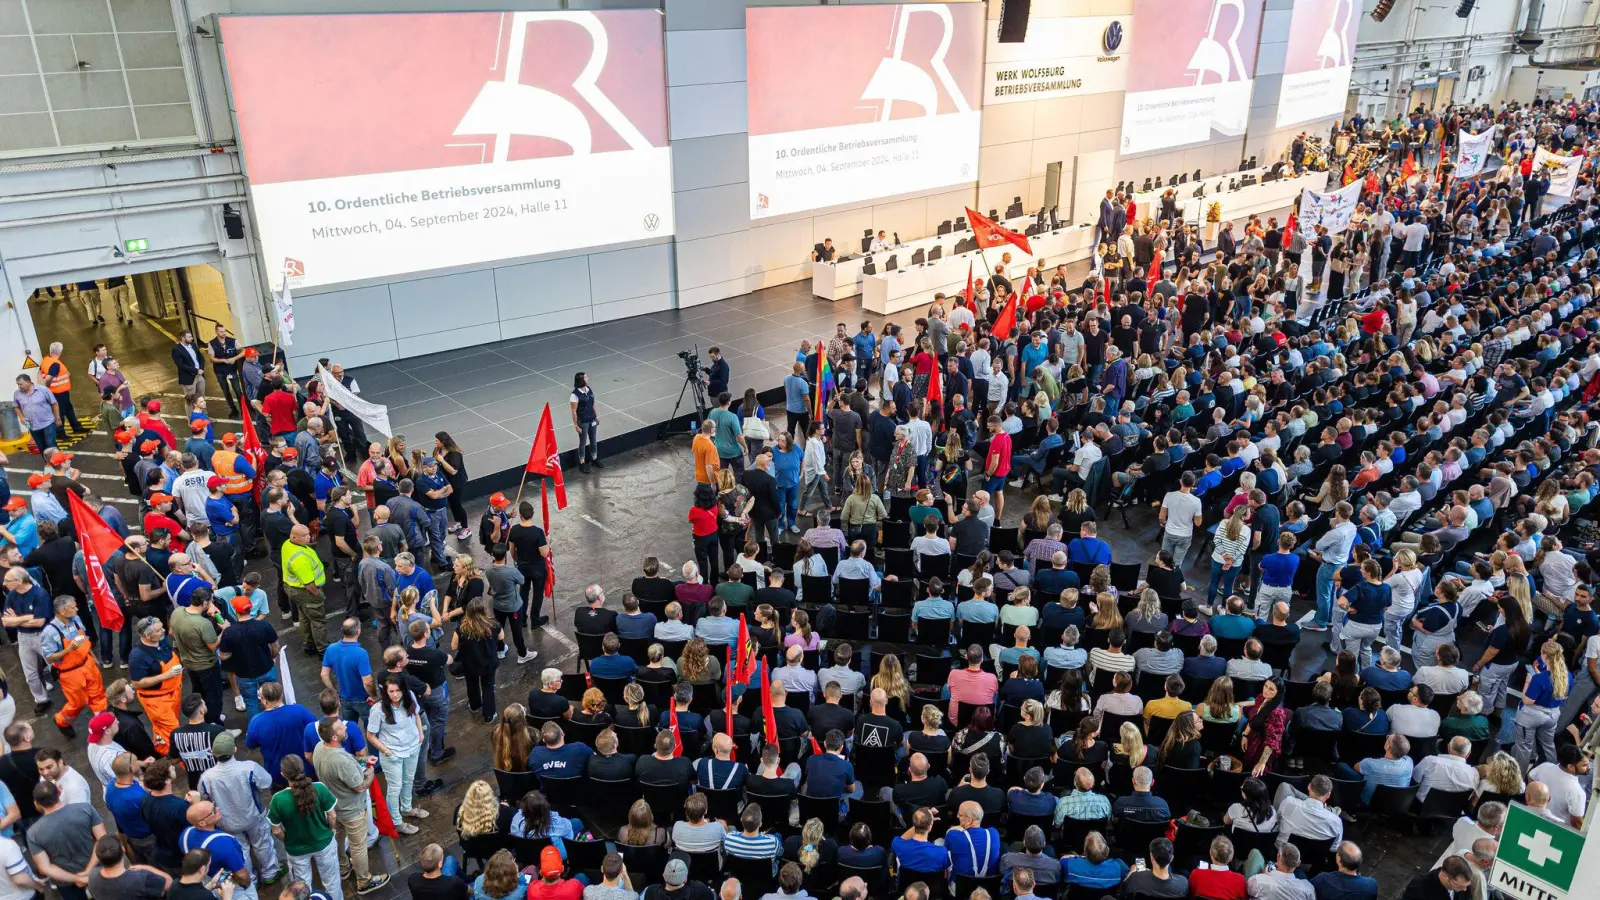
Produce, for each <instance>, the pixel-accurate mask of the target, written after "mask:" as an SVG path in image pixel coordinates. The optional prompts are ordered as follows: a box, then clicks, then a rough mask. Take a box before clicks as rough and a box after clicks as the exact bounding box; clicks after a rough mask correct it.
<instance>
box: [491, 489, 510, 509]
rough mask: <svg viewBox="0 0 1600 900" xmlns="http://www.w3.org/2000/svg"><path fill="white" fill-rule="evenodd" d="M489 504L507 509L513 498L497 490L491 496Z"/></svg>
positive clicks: (496, 507)
mask: <svg viewBox="0 0 1600 900" xmlns="http://www.w3.org/2000/svg"><path fill="white" fill-rule="evenodd" d="M489 505H490V506H492V507H494V508H495V509H505V508H506V507H508V506H510V505H511V498H510V497H507V496H506V495H505V494H503V493H501V492H500V491H495V492H494V493H493V494H491V495H490V496H489Z"/></svg>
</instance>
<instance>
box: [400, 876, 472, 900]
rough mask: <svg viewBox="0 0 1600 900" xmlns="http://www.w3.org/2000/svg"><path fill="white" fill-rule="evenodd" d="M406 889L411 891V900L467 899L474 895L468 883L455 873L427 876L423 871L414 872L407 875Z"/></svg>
mask: <svg viewBox="0 0 1600 900" xmlns="http://www.w3.org/2000/svg"><path fill="white" fill-rule="evenodd" d="M406 890H408V891H410V892H411V900H467V898H468V897H471V896H472V889H471V888H469V887H467V883H466V882H465V881H462V880H461V879H460V878H457V877H456V876H454V875H440V876H439V877H438V878H425V877H423V875H422V873H421V872H412V873H411V874H410V875H408V876H406Z"/></svg>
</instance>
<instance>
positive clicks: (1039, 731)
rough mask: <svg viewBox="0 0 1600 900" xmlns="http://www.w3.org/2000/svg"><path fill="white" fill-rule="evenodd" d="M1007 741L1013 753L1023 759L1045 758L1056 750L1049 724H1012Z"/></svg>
mask: <svg viewBox="0 0 1600 900" xmlns="http://www.w3.org/2000/svg"><path fill="white" fill-rule="evenodd" d="M1006 742H1007V743H1009V744H1010V745H1011V755H1012V756H1020V757H1022V758H1023V759H1044V758H1046V757H1049V756H1050V754H1051V753H1053V752H1055V740H1054V737H1053V736H1052V735H1051V733H1050V726H1048V725H1023V724H1021V723H1020V722H1019V723H1017V724H1016V725H1013V726H1011V733H1010V734H1009V735H1007V736H1006Z"/></svg>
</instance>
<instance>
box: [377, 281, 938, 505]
mask: <svg viewBox="0 0 1600 900" xmlns="http://www.w3.org/2000/svg"><path fill="white" fill-rule="evenodd" d="M916 315H917V313H915V312H914V311H912V310H907V311H905V312H902V313H897V314H896V316H895V317H894V318H897V319H898V320H899V321H900V323H901V324H902V325H903V326H905V327H906V328H908V329H909V328H910V325H911V321H912V320H913V319H915V318H916ZM885 318H886V317H883V316H878V315H874V314H872V313H868V312H866V311H864V310H863V309H862V308H861V301H860V298H859V297H853V298H850V299H848V300H840V301H837V302H829V301H827V300H823V299H821V298H817V297H813V296H812V295H811V282H810V280H809V279H808V280H805V281H798V282H794V283H793V284H787V285H781V286H779V287H774V288H767V289H765V290H761V291H757V292H755V293H752V294H746V295H744V296H741V297H735V298H731V299H728V300H719V301H717V302H715V303H708V304H704V305H702V306H696V307H692V308H690V309H684V310H667V311H664V312H658V313H652V314H650V315H646V316H635V317H633V318H629V319H619V320H616V321H613V322H606V323H603V324H600V325H588V326H584V327H582V328H574V329H570V330H567V331H559V332H554V333H551V334H543V335H538V336H536V337H529V338H520V339H518V340H511V341H500V342H497V343H493V344H482V345H479V346H476V347H467V348H463V349H460V350H452V351H449V352H446V353H436V354H432V355H429V356H419V357H416V358H413V359H407V360H401V361H398V362H392V363H382V364H380V365H375V366H364V367H361V368H359V369H352V370H351V374H353V375H354V376H355V378H356V379H357V380H358V381H359V382H360V384H361V394H362V396H363V397H364V398H366V399H368V400H371V401H373V402H375V403H382V404H385V405H387V406H388V407H389V421H390V424H391V426H392V427H393V428H394V430H395V432H396V433H397V434H403V435H405V436H406V438H407V444H408V445H409V446H413V447H423V448H427V447H431V446H432V444H433V440H432V437H433V435H434V433H435V432H438V431H448V432H450V435H451V436H452V437H454V438H455V439H456V441H457V443H459V444H460V445H461V448H462V450H463V451H464V452H465V453H466V461H467V472H468V474H469V475H470V476H471V478H472V482H473V487H474V493H477V492H479V491H482V490H491V489H495V490H497V489H502V488H504V487H506V485H508V484H509V485H515V484H516V483H517V479H518V474H517V473H518V472H519V471H520V470H521V469H522V467H523V466H524V465H525V464H526V463H527V461H528V450H529V448H530V446H531V444H532V442H533V433H534V430H535V428H536V427H537V426H538V422H539V414H540V412H541V410H542V409H543V408H544V404H545V403H549V404H550V413H551V417H552V421H553V422H554V424H555V431H556V439H557V443H558V445H559V446H560V448H561V450H562V451H563V453H568V451H571V450H574V449H575V448H576V447H577V434H576V433H575V432H574V431H573V429H572V425H571V422H572V418H571V413H570V412H569V408H568V405H567V399H568V395H569V394H570V393H571V392H572V376H573V374H574V373H576V372H579V371H584V372H587V373H588V375H589V384H590V386H591V387H592V388H593V389H594V391H595V393H596V395H597V402H598V404H599V413H600V450H601V454H602V455H607V454H611V453H616V452H619V451H621V450H625V449H628V448H630V447H635V446H639V445H641V444H644V443H648V442H650V441H654V440H656V439H657V436H658V434H659V431H660V426H661V425H662V423H663V422H665V421H666V420H667V418H668V417H669V416H671V414H672V409H673V404H674V403H676V402H677V398H678V392H679V390H680V389H681V388H682V387H683V384H684V366H683V361H682V360H680V359H679V358H678V355H677V354H678V351H679V350H690V349H693V348H694V347H695V346H696V345H699V351H700V359H701V361H702V362H704V363H709V357H708V356H707V355H706V351H707V350H708V349H709V348H710V347H712V346H717V347H720V348H722V355H723V359H726V360H727V361H728V365H729V368H730V370H731V375H732V377H731V379H730V381H729V389H730V390H731V391H733V393H734V394H735V396H738V395H742V394H743V393H744V391H745V389H746V388H750V387H753V388H755V389H756V390H757V391H759V392H761V393H762V395H763V396H762V400H763V402H765V403H769V404H770V403H772V402H775V401H777V400H781V394H780V393H779V391H781V389H782V384H783V379H784V377H785V376H786V375H787V374H788V373H789V368H790V366H791V365H792V364H793V362H794V354H795V352H796V350H797V349H798V348H799V345H800V342H801V341H802V340H812V341H815V340H817V339H818V338H825V337H828V336H830V335H832V334H833V331H834V326H835V324H836V323H838V322H845V323H848V325H849V328H850V332H851V333H852V334H854V333H855V331H856V330H857V329H858V328H859V327H860V323H861V322H863V321H870V322H872V324H873V328H874V330H876V329H879V328H881V327H882V324H883V321H884V319H885ZM692 412H693V401H692V399H689V398H685V401H684V412H680V418H683V417H684V415H685V414H686V413H692ZM687 425H688V422H687V419H686V418H685V419H684V421H683V422H682V427H683V428H684V429H685V432H686V429H687ZM567 458H568V460H569V462H570V459H571V455H570V453H568V457H567Z"/></svg>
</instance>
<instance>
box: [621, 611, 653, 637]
mask: <svg viewBox="0 0 1600 900" xmlns="http://www.w3.org/2000/svg"><path fill="white" fill-rule="evenodd" d="M655 634H656V614H655V613H647V612H641V613H618V614H617V637H619V638H653V637H655Z"/></svg>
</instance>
